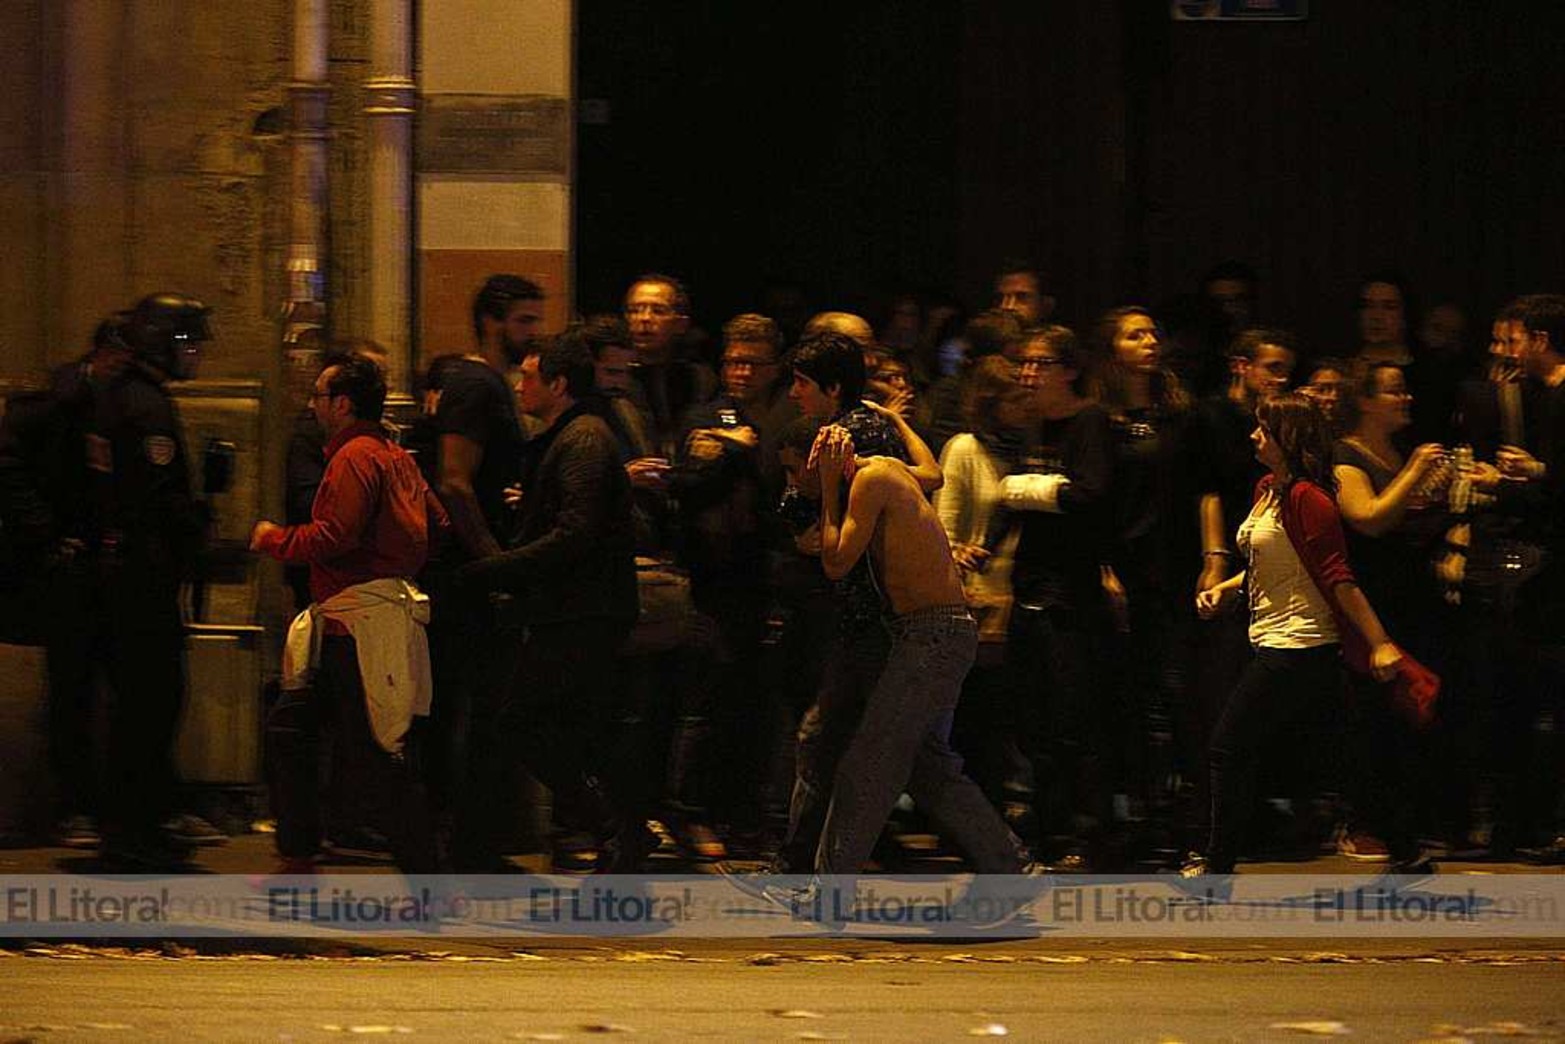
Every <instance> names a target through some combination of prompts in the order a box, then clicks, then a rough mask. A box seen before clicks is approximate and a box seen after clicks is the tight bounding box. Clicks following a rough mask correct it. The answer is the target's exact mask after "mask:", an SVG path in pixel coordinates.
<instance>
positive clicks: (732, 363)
mask: <svg viewBox="0 0 1565 1044" xmlns="http://www.w3.org/2000/svg"><path fill="white" fill-rule="evenodd" d="M723 365H724V366H729V367H732V368H733V369H736V370H737V369H739V368H740V367H744V366H747V367H749V368H750V369H752V370H762V369H765V368H766V367H768V366H776V365H777V360H775V359H746V358H743V357H741V356H725V357H724V359H723Z"/></svg>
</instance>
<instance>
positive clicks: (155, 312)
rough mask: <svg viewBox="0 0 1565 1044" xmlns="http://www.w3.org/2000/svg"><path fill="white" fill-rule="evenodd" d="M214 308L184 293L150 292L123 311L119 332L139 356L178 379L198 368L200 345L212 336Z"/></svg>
mask: <svg viewBox="0 0 1565 1044" xmlns="http://www.w3.org/2000/svg"><path fill="white" fill-rule="evenodd" d="M211 312H212V309H210V308H208V307H207V306H206V305H204V304H202V303H201V302H200V301H197V300H196V299H195V298H194V297H187V296H186V295H184V294H175V293H160V294H149V295H147V296H146V297H143V298H142V299H141V300H140V301H138V302H136V307H135V308H132V309H131V310H130V311H129V312H123V313H121V318H120V323H119V332H120V334H121V336H122V337H123V338H124V340H125V343H126V344H128V345H129V346H130V348H131V350H132V351H134V352H135V353H136V355H137V357H138V358H140V359H142V360H143V361H144V362H147V363H149V364H150V365H152V366H153V367H155V368H157V369H158V370H160V371H162V372H163V373H164V374H166V375H167V376H169V377H171V378H174V379H175V380H183V379H184V378H187V377H190V376H192V375H193V374H194V371H195V361H196V351H197V347H196V346H197V345H199V344H200V343H201V342H202V341H210V340H211V339H212V329H211V327H209V326H208V325H207V316H208V315H210V314H211Z"/></svg>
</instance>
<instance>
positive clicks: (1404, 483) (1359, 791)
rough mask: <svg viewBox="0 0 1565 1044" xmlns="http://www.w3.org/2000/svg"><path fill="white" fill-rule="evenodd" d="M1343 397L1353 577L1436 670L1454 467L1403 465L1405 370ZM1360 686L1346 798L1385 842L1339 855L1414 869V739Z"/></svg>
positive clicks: (1355, 379)
mask: <svg viewBox="0 0 1565 1044" xmlns="http://www.w3.org/2000/svg"><path fill="white" fill-rule="evenodd" d="M1344 390H1345V393H1346V394H1345V395H1344V396H1343V399H1342V409H1343V416H1344V418H1345V421H1346V424H1347V430H1348V433H1347V435H1346V436H1344V437H1343V438H1342V439H1340V440H1339V441H1338V442H1337V445H1336V451H1335V462H1336V464H1335V467H1334V468H1333V475H1334V477H1335V478H1336V480H1337V508H1338V510H1339V511H1341V512H1342V520H1343V521H1344V522H1345V523H1346V524H1347V539H1348V552H1349V555H1350V557H1351V558H1352V560H1353V568H1354V571H1355V572H1356V573H1357V574H1358V577H1359V580H1360V582H1361V584H1362V586H1363V588H1364V592H1365V593H1366V594H1367V595H1369V597H1370V598H1371V599H1373V600H1374V603H1375V604H1376V605H1379V606H1381V607H1382V609H1383V611H1384V612H1385V614H1386V624H1387V626H1388V627H1390V628H1391V629H1392V630H1394V631H1395V632H1396V633H1397V634H1400V635H1404V636H1406V637H1407V638H1408V640H1409V641H1410V643H1412V642H1416V643H1417V644H1416V645H1413V647H1412V648H1413V653H1414V655H1415V656H1416V657H1418V658H1419V659H1421V660H1423V661H1424V662H1425V663H1431V664H1435V663H1438V662H1439V658H1438V655H1437V654H1438V653H1439V651H1440V647H1441V644H1442V643H1441V641H1440V639H1439V634H1440V632H1441V630H1442V627H1441V624H1442V613H1441V611H1440V610H1441V605H1442V603H1441V593H1440V591H1439V589H1438V588H1437V586H1436V583H1435V571H1434V565H1433V563H1434V559H1435V556H1436V554H1437V553H1440V552H1443V550H1444V541H1443V536H1444V531H1445V528H1446V526H1447V513H1446V510H1445V506H1446V487H1447V485H1449V483H1450V479H1451V474H1452V472H1451V467H1450V466H1449V465H1448V464H1446V463H1445V462H1444V457H1443V454H1444V450H1443V448H1442V447H1441V446H1439V445H1437V444H1434V443H1426V444H1424V445H1422V446H1419V447H1417V448H1416V449H1414V450H1413V451H1412V452H1411V453H1409V454H1408V455H1407V456H1406V457H1405V458H1404V457H1403V455H1402V452H1401V450H1400V449H1398V448H1397V444H1396V437H1397V436H1398V435H1401V434H1402V433H1403V432H1405V431H1406V430H1407V428H1408V426H1409V424H1410V423H1411V422H1412V407H1413V397H1412V395H1411V394H1410V393H1409V392H1408V386H1407V379H1406V378H1405V377H1404V376H1403V373H1402V368H1401V367H1399V366H1396V365H1395V364H1393V363H1389V362H1379V363H1375V362H1371V363H1368V364H1365V365H1362V366H1360V367H1359V368H1358V369H1357V370H1356V371H1355V372H1354V373H1353V376H1352V380H1350V381H1349V382H1348V383H1347V384H1346V386H1345V389H1344ZM1354 681H1355V684H1354V687H1353V694H1354V699H1352V700H1351V701H1349V703H1348V713H1347V716H1346V739H1347V744H1346V749H1347V750H1348V751H1349V754H1348V757H1347V759H1346V767H1347V773H1346V776H1347V794H1348V798H1349V800H1350V801H1351V802H1352V804H1353V809H1354V811H1355V812H1356V813H1358V814H1359V815H1362V816H1364V817H1365V825H1368V826H1371V827H1373V829H1374V830H1375V831H1376V833H1378V834H1379V835H1380V836H1379V837H1377V836H1375V834H1371V833H1366V832H1364V831H1361V830H1358V829H1353V828H1352V827H1353V826H1354V824H1351V823H1350V824H1348V825H1346V826H1344V828H1343V829H1342V830H1341V831H1340V832H1339V835H1338V838H1337V852H1338V854H1339V855H1344V856H1347V857H1348V858H1349V859H1357V860H1360V861H1365V862H1380V861H1384V860H1385V859H1386V858H1387V855H1388V850H1389V857H1390V858H1391V859H1393V860H1397V861H1399V862H1406V861H1408V860H1411V859H1413V858H1415V857H1416V856H1417V854H1418V847H1417V841H1416V839H1415V836H1414V824H1413V815H1414V812H1415V811H1416V809H1415V807H1414V794H1413V789H1412V786H1411V784H1412V783H1414V779H1413V778H1412V773H1413V770H1414V767H1415V765H1416V757H1415V753H1416V746H1417V743H1416V739H1415V738H1414V737H1413V736H1412V735H1411V733H1410V731H1409V729H1408V727H1407V725H1406V724H1405V723H1404V722H1403V721H1402V720H1400V718H1398V716H1397V715H1396V714H1395V713H1394V711H1393V709H1392V705H1391V701H1390V699H1389V698H1388V694H1387V693H1386V692H1385V691H1384V689H1383V688H1382V687H1381V686H1378V685H1376V684H1375V683H1374V682H1372V681H1370V680H1369V679H1355V680H1354ZM1382 838H1383V839H1384V840H1382Z"/></svg>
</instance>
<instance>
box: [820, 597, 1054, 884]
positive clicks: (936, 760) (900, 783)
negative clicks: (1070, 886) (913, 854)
mask: <svg viewBox="0 0 1565 1044" xmlns="http://www.w3.org/2000/svg"><path fill="white" fill-rule="evenodd" d="M887 630H889V631H890V633H891V650H890V653H889V654H888V656H887V658H886V667H885V670H883V671H882V672H881V675H880V680H879V681H878V682H876V684H875V688H874V690H873V691H872V692H871V693H870V694H869V699H868V700H867V701H866V702H865V706H864V716H863V718H862V720H861V721H860V723H859V727H858V730H857V731H856V732H855V733H854V734H853V738H852V739H851V740H850V741H849V743H848V749H847V750H846V751H845V752H844V753H843V756H842V760H841V761H840V762H839V763H838V765H837V775H836V779H835V782H834V784H833V786H832V792H831V805H830V807H829V808H828V810H827V812H826V825H825V827H824V829H823V831H822V833H821V843H820V847H819V848H818V849H817V850H816V854H815V870H816V872H817V873H819V874H822V875H827V874H856V873H858V871H859V867H860V866H861V865H862V864H863V862H864V860H865V859H867V858H868V857H869V854H870V850H871V849H872V848H873V847H874V844H875V839H876V837H878V836H879V834H880V829H881V827H882V826H884V825H885V822H886V817H887V816H889V815H890V814H891V809H892V806H893V805H894V804H896V800H897V796H898V795H899V794H900V793H901V792H902V791H903V790H906V791H907V792H908V793H909V794H911V795H912V797H913V800H914V801H915V802H917V804H918V806H919V807H920V808H922V809H923V810H924V811H925V812H926V813H927V814H928V815H929V818H930V819H931V820H932V821H933V823H934V825H935V828H936V830H938V831H939V833H940V835H941V836H942V837H944V838H945V839H947V840H948V841H951V842H952V843H954V844H955V845H957V847H959V848H961V849H962V851H963V852H964V853H965V854H966V855H967V857H968V859H969V860H971V862H972V864H973V867H974V869H976V870H977V871H978V872H979V873H1001V874H1006V873H1011V874H1014V873H1017V872H1018V871H1019V870H1020V869H1021V867H1022V865H1023V864H1024V862H1025V854H1024V852H1023V849H1022V846H1021V842H1020V841H1018V840H1017V838H1016V836H1015V835H1014V834H1012V833H1011V832H1010V830H1009V829H1007V828H1006V826H1005V823H1004V822H1003V821H1002V820H1001V819H1000V816H999V814H998V813H997V812H995V810H994V806H992V805H991V804H990V803H989V801H988V799H987V798H985V797H984V794H983V791H982V790H980V789H979V788H978V785H977V784H976V783H974V782H973V781H972V780H970V779H968V778H967V777H966V776H964V775H963V774H962V759H961V757H960V756H959V755H958V754H957V753H956V752H955V751H953V750H952V749H951V744H950V735H951V718H952V714H953V712H954V711H955V710H956V704H957V699H958V697H960V695H961V692H962V680H963V679H964V678H965V677H966V676H967V671H968V669H969V668H970V667H972V665H973V659H974V657H975V656H976V655H977V653H978V625H977V624H976V623H975V622H974V621H973V618H972V616H971V615H970V614H969V613H968V611H967V609H966V607H965V606H937V607H934V608H930V609H923V610H919V611H918V612H913V613H908V614H906V615H903V616H898V617H894V618H892V619H890V620H889V621H887Z"/></svg>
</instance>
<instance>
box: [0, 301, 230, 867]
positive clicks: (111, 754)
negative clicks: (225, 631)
mask: <svg viewBox="0 0 1565 1044" xmlns="http://www.w3.org/2000/svg"><path fill="white" fill-rule="evenodd" d="M208 313H209V309H208V308H207V307H206V306H205V305H203V304H202V303H201V302H199V301H197V300H194V299H193V298H190V297H186V296H184V295H182V294H174V293H160V294H154V295H151V296H149V297H146V298H143V299H142V300H141V301H140V302H139V303H137V305H136V306H135V307H134V308H133V309H131V310H130V311H128V312H122V313H119V314H117V315H115V316H114V317H112V318H111V319H108V320H106V321H105V322H104V323H102V324H101V325H100V326H99V327H98V331H97V333H96V334H95V335H94V340H93V347H92V350H91V351H90V352H88V353H87V355H86V356H84V357H83V358H81V359H80V360H78V361H76V362H74V363H71V364H69V365H66V366H63V367H61V368H59V369H58V370H56V371H55V372H54V373H53V374H52V375H51V380H50V384H49V387H48V389H47V391H45V392H43V393H42V394H40V395H37V396H33V397H30V398H27V399H24V400H19V401H15V402H13V403H12V405H11V407H10V408H9V409H8V410H7V415H6V421H5V425H4V430H3V431H0V507H3V508H4V511H5V516H4V517H5V519H6V526H7V529H8V531H9V532H8V540H9V541H10V543H11V545H12V553H13V554H14V555H15V556H16V557H17V558H19V559H21V560H24V561H31V562H34V563H37V568H38V569H39V570H41V571H42V573H43V577H42V579H43V580H44V594H43V600H42V610H43V615H44V621H43V632H44V639H45V644H46V646H47V648H48V662H49V688H50V695H49V733H50V735H49V739H50V757H51V762H52V768H53V769H54V773H55V777H56V780H57V785H58V787H59V788H60V791H61V811H62V813H63V815H64V816H65V817H66V820H67V822H66V824H65V829H66V830H68V831H73V834H72V836H71V837H69V838H67V840H74V841H76V842H77V843H78V844H80V843H82V842H83V841H84V840H85V839H86V838H90V836H91V827H92V824H91V822H90V820H87V819H84V818H83V816H84V815H85V814H87V813H89V812H91V811H93V810H94V809H95V810H96V811H97V813H98V815H99V816H100V817H101V828H102V852H103V857H104V862H105V863H106V864H108V865H110V866H112V867H124V868H127V869H138V870H139V869H150V868H156V867H163V866H169V865H174V864H177V863H179V862H181V861H182V859H183V857H184V856H185V855H186V854H187V853H188V850H187V849H184V848H183V847H182V846H181V845H179V844H177V843H176V842H174V841H173V840H171V839H170V838H169V837H168V836H167V835H166V834H165V832H164V831H163V830H162V829H161V826H162V823H163V820H164V819H165V817H166V816H168V814H169V813H170V811H171V810H172V800H173V791H174V773H173V765H172V760H171V754H172V751H171V747H172V744H173V739H174V733H175V728H176V726H177V722H178V716H179V710H180V706H181V703H182V701H183V697H184V665H183V651H184V625H183V620H182V618H181V614H180V607H179V589H180V583H181V581H182V579H184V577H185V576H186V574H187V572H188V571H189V567H190V566H191V564H192V562H193V560H194V558H195V556H196V553H197V551H198V550H199V548H200V545H201V542H202V538H203V535H204V531H205V513H204V510H203V508H202V506H201V505H199V504H198V503H197V502H196V501H195V499H194V498H193V497H192V495H191V489H190V478H189V467H188V462H187V459H186V455H185V448H184V445H183V442H182V440H181V437H180V432H179V422H178V419H177V417H176V415H175V411H174V404H173V402H172V401H171V400H170V398H169V394H168V391H167V390H166V388H165V384H166V382H168V381H169V380H175V379H182V378H186V377H189V376H191V375H192V373H193V370H194V366H195V363H196V359H197V353H198V350H199V345H200V344H201V342H203V341H206V340H208V339H209V338H210V336H211V335H210V331H209V329H208V326H207V315H208ZM99 669H101V670H102V672H103V675H104V677H105V679H106V681H107V683H108V687H109V689H110V690H111V692H112V699H111V701H110V703H111V707H110V710H109V712H108V713H109V727H108V749H107V751H106V752H105V753H106V757H105V758H104V759H103V761H102V766H103V768H102V772H101V779H100V772H99V768H98V766H99V764H100V762H99V759H98V758H96V757H95V756H94V750H93V746H94V745H93V742H92V728H91V724H90V723H91V721H92V708H93V704H94V702H95V695H96V691H97V683H98V671H99ZM95 783H98V784H100V786H98V787H95Z"/></svg>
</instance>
